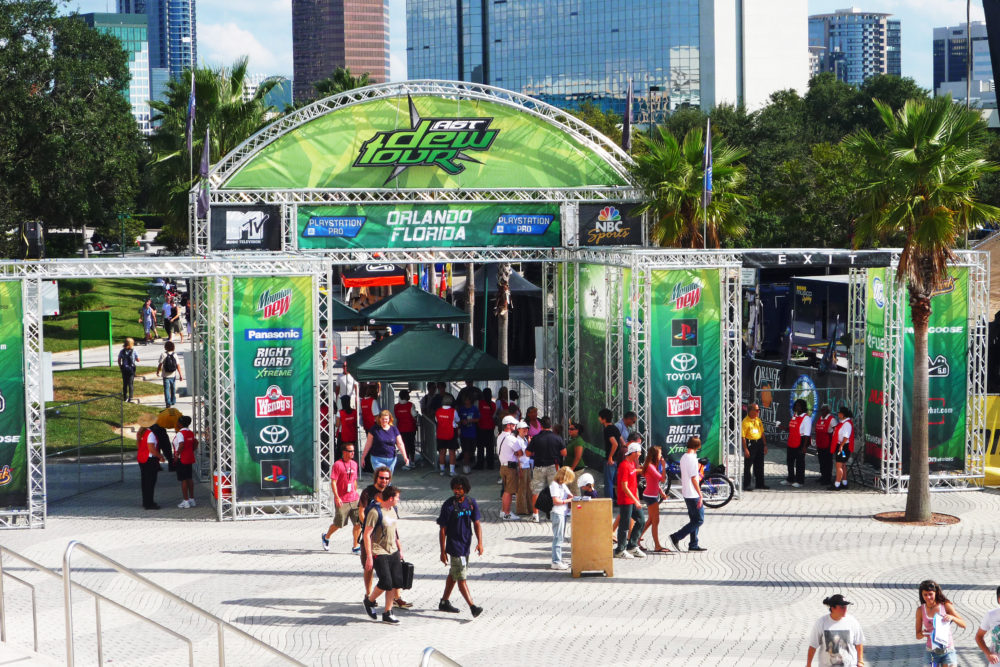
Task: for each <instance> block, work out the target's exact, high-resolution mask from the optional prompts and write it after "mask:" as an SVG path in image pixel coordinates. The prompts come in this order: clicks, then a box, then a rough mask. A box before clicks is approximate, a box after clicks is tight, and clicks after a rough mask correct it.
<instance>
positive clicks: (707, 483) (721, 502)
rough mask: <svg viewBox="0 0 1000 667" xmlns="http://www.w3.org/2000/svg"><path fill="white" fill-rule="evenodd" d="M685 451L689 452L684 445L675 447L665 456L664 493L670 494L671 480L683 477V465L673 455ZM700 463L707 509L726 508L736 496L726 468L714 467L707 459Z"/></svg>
mask: <svg viewBox="0 0 1000 667" xmlns="http://www.w3.org/2000/svg"><path fill="white" fill-rule="evenodd" d="M684 451H687V448H686V447H684V446H683V445H681V446H678V445H674V446H673V447H671V448H670V449H668V450H667V452H666V454H665V455H664V461H665V463H666V474H665V475H664V481H663V482H662V483H661V484H660V488H662V489H663V492H664V493H670V484H671V480H674V479H680V477H681V464H680V463H679V462H678V461H676V460H674V458H673V456H672V455H673V454H676V453H677V452H684ZM698 463H699V464H700V466H701V470H702V477H701V498H702V502H703V503H704V504H705V507H710V508H712V509H719V508H720V507H725V506H726V505H728V504H729V501H730V500H732V499H733V496H734V495H735V494H736V486H735V485H734V484H733V480H731V479H729V477H727V476H726V473H725V467H724V466H721V465H713V464H712V463H711V462H709V460H708V459H707V458H701V459H698Z"/></svg>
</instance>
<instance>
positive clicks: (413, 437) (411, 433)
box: [392, 389, 417, 470]
mask: <svg viewBox="0 0 1000 667" xmlns="http://www.w3.org/2000/svg"><path fill="white" fill-rule="evenodd" d="M392 412H393V414H395V415H396V428H397V429H399V435H400V436H402V438H403V448H404V449H405V450H406V458H407V459H408V460H409V463H407V464H406V469H407V470H410V469H411V468H415V467H416V459H415V458H414V456H415V455H416V449H417V418H416V413H415V412H414V411H413V403H410V392H409V391H408V390H406V389H404V390H402V391H401V392H399V402H398V403H396V405H394V406H392Z"/></svg>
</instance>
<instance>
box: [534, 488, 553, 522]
mask: <svg viewBox="0 0 1000 667" xmlns="http://www.w3.org/2000/svg"><path fill="white" fill-rule="evenodd" d="M554 506H555V503H553V502H552V492H551V491H549V487H547V486H546V487H545V488H544V489H542V492H541V493H539V494H538V498H536V499H535V509H536V510H537V511H539V512H545V516H547V517H549V518H550V519H551V518H552V516H551V512H552V508H553V507H554Z"/></svg>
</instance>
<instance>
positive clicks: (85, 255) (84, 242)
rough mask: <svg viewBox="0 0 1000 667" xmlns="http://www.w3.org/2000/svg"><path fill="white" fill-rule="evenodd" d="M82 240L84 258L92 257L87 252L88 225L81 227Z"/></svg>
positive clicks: (84, 224)
mask: <svg viewBox="0 0 1000 667" xmlns="http://www.w3.org/2000/svg"><path fill="white" fill-rule="evenodd" d="M80 238H81V239H82V241H83V258H84V259H87V258H88V257H90V251H89V250H87V223H83V224H82V225H80Z"/></svg>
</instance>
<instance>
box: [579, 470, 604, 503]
mask: <svg viewBox="0 0 1000 667" xmlns="http://www.w3.org/2000/svg"><path fill="white" fill-rule="evenodd" d="M576 482H577V484H578V485H579V487H580V493H579V494H578V495H579V496H581V497H590V498H597V497H599V496H598V495H597V489H595V488H594V476H593V475H591V474H590V473H589V472H585V473H583V474H582V475H580V476H579V477H578V478H577V480H576Z"/></svg>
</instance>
